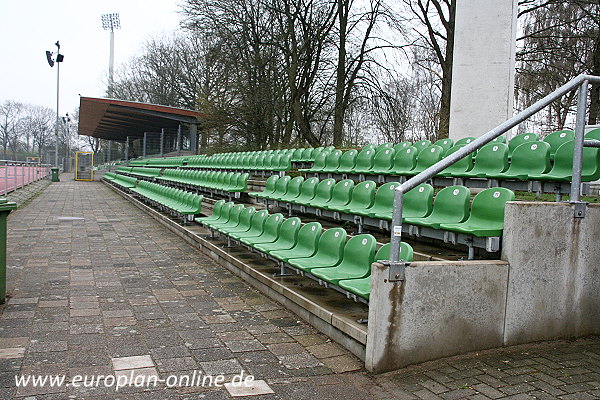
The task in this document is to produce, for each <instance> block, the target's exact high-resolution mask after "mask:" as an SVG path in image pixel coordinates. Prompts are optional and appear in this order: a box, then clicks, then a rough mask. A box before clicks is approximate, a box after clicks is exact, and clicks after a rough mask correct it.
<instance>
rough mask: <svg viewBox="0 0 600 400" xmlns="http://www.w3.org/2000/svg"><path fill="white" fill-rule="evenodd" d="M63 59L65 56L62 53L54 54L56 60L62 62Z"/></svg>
mask: <svg viewBox="0 0 600 400" xmlns="http://www.w3.org/2000/svg"><path fill="white" fill-rule="evenodd" d="M64 59H65V56H63V55H62V54H57V55H56V62H63V60H64Z"/></svg>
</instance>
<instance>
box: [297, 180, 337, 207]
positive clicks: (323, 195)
mask: <svg viewBox="0 0 600 400" xmlns="http://www.w3.org/2000/svg"><path fill="white" fill-rule="evenodd" d="M334 186H335V179H333V178H328V179H323V180H322V181H321V182H319V184H318V185H317V188H316V189H315V197H313V198H312V199H310V200H308V201H307V202H305V203H303V205H305V206H309V207H317V208H320V207H322V206H323V204H325V203H327V202H328V201H329V200H331V196H332V195H333V188H334Z"/></svg>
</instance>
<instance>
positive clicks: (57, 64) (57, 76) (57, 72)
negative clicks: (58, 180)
mask: <svg viewBox="0 0 600 400" xmlns="http://www.w3.org/2000/svg"><path fill="white" fill-rule="evenodd" d="M58 51H59V53H58V54H60V47H59V48H58ZM57 61H58V60H57ZM59 100H60V63H59V62H57V63H56V147H55V150H54V151H55V154H54V166H55V167H56V168H58V126H59V125H58V124H59V122H58V121H59V117H58V106H59Z"/></svg>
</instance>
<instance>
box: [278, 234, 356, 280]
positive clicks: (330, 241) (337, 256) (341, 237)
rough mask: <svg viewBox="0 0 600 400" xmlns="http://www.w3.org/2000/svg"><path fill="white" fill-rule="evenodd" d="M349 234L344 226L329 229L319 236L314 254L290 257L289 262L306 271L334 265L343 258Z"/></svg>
mask: <svg viewBox="0 0 600 400" xmlns="http://www.w3.org/2000/svg"><path fill="white" fill-rule="evenodd" d="M347 235H348V234H347V233H346V230H345V229H343V228H331V229H328V230H326V231H325V232H323V234H322V235H321V237H320V238H319V244H318V245H317V252H316V253H315V254H314V255H312V256H310V257H298V258H290V259H288V260H287V263H288V264H289V265H291V266H293V267H295V268H297V269H299V270H301V271H304V272H310V271H311V270H312V269H314V268H321V267H333V266H334V265H337V264H338V263H339V262H340V261H341V259H342V255H343V253H344V245H345V244H346V237H347Z"/></svg>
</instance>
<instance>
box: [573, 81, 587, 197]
mask: <svg viewBox="0 0 600 400" xmlns="http://www.w3.org/2000/svg"><path fill="white" fill-rule="evenodd" d="M587 91H588V81H587V80H584V81H583V83H582V84H581V86H579V92H578V93H577V119H576V121H575V142H574V143H573V172H572V174H571V175H572V176H571V202H572V203H573V202H578V201H579V196H580V194H581V170H582V167H583V165H582V163H583V140H584V130H585V115H586V111H587Z"/></svg>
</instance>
